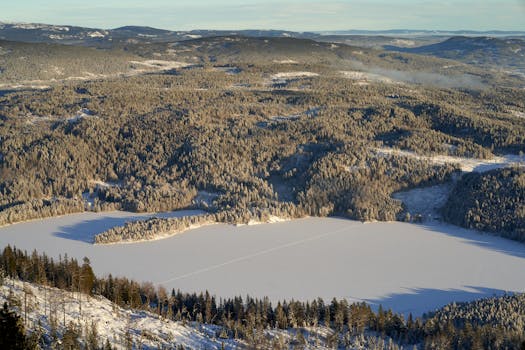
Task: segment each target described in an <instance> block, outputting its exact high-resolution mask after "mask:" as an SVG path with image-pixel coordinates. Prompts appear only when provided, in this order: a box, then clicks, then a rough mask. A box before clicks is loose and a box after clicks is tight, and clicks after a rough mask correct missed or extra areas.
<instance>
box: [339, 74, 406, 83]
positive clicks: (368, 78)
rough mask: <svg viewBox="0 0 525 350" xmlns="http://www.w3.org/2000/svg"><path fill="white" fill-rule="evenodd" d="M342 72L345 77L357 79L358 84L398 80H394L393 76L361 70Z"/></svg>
mask: <svg viewBox="0 0 525 350" xmlns="http://www.w3.org/2000/svg"><path fill="white" fill-rule="evenodd" d="M340 73H341V74H342V75H343V77H345V78H347V79H351V80H355V81H356V82H357V84H360V85H366V84H368V83H369V82H381V83H385V84H393V83H396V81H394V80H392V79H391V78H389V77H387V76H384V75H381V74H375V73H369V72H360V71H341V72H340Z"/></svg>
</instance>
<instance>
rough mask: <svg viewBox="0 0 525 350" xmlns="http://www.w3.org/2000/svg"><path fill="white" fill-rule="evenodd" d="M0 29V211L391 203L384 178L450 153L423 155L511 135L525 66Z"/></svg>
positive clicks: (318, 209) (435, 174)
mask: <svg viewBox="0 0 525 350" xmlns="http://www.w3.org/2000/svg"><path fill="white" fill-rule="evenodd" d="M1 45H2V49H1V50H2V51H1V52H2V55H0V67H1V71H2V73H0V81H2V82H3V83H4V84H6V85H8V86H10V87H9V90H8V91H5V92H4V93H3V95H2V96H0V116H1V121H0V123H1V127H0V172H1V176H0V194H1V195H0V223H2V224H6V223H13V222H18V221H22V220H28V219H35V218H40V217H46V216H50V215H60V214H65V213H71V212H77V211H83V210H84V209H87V210H110V209H123V210H131V211H165V210H176V209H180V208H188V207H200V208H204V209H206V210H207V211H208V212H209V214H210V215H212V216H213V217H218V218H223V219H224V220H226V221H227V222H247V221H249V220H251V219H256V218H259V217H264V216H268V215H275V216H282V217H301V216H304V215H314V216H326V215H340V216H345V217H349V218H353V219H359V220H395V219H403V218H404V217H405V216H404V208H403V204H402V203H401V202H399V201H397V200H394V199H393V198H392V197H391V195H392V193H394V192H396V191H402V190H406V189H410V188H414V187H421V186H427V185H432V184H438V183H443V182H447V181H449V180H450V179H451V177H452V175H453V174H454V173H455V172H456V171H458V169H459V166H458V165H457V164H449V163H443V162H442V163H436V162H434V161H433V158H432V157H434V156H456V157H457V156H461V157H466V158H491V157H493V156H494V154H495V153H513V154H515V155H517V154H518V153H519V152H520V151H523V150H525V119H524V118H523V113H525V106H524V102H523V101H525V90H524V89H522V87H521V84H523V83H524V81H523V80H520V78H518V77H512V76H509V75H506V74H504V73H501V72H493V71H485V70H482V69H480V68H478V67H475V66H461V65H460V66H458V67H455V68H452V69H448V68H443V67H445V66H447V65H449V64H450V61H449V60H441V59H439V58H425V57H421V56H417V55H411V54H404V53H391V52H384V51H378V50H371V49H363V48H356V47H351V46H346V45H342V44H337V45H336V44H324V43H317V42H315V41H312V40H308V39H294V38H245V37H239V36H235V37H215V38H208V39H207V38H200V39H192V40H188V41H185V42H183V43H151V44H130V45H128V46H126V47H125V49H114V50H101V49H93V48H84V47H74V46H61V45H56V44H52V45H48V44H20V43H10V42H3V43H2V44H1ZM21 57H25V58H24V59H22V58H21ZM17 62H18V63H17ZM106 63H107V65H106ZM35 66H36V67H39V68H38V69H34V70H31V69H30V68H31V67H35ZM106 68H107V70H108V71H106ZM77 73H81V74H83V75H82V76H81V77H78V76H76V74H77ZM21 76H23V77H25V78H24V79H27V80H21ZM35 79H36V81H37V82H38V83H39V84H44V85H45V86H43V87H42V86H41V88H42V90H29V91H23V90H21V88H24V89H28V88H30V87H31V85H32V84H35ZM24 84H25V85H24ZM13 85H14V86H13ZM384 149H387V150H392V149H400V150H403V151H407V152H408V151H410V152H412V153H414V155H415V156H410V157H407V156H406V155H404V154H402V153H401V154H397V153H396V152H384ZM421 156H424V157H421ZM203 196H205V197H207V198H209V199H210V200H209V201H208V203H206V205H203V202H202V200H201V198H203Z"/></svg>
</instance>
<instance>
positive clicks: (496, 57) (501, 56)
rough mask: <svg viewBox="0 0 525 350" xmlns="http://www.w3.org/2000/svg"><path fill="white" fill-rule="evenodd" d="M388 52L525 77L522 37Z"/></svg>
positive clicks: (459, 38) (449, 42) (467, 39)
mask: <svg viewBox="0 0 525 350" xmlns="http://www.w3.org/2000/svg"><path fill="white" fill-rule="evenodd" d="M384 48H385V49H386V50H389V51H398V52H406V53H415V54H420V55H427V56H434V57H439V58H447V59H453V60H458V61H462V62H464V63H469V64H475V65H492V66H498V67H505V68H509V69H515V70H517V71H518V72H521V73H525V37H524V38H523V39H521V38H495V37H487V36H482V37H467V36H454V37H452V38H449V39H447V40H445V41H442V42H439V43H435V44H430V45H424V46H418V47H399V46H391V45H385V46H384Z"/></svg>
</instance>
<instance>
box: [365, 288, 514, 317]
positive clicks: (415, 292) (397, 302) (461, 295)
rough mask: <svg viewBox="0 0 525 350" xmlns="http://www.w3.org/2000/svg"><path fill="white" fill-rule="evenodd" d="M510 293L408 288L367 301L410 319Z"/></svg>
mask: <svg viewBox="0 0 525 350" xmlns="http://www.w3.org/2000/svg"><path fill="white" fill-rule="evenodd" d="M505 294H509V292H506V291H503V290H500V289H493V288H485V287H476V286H464V289H448V290H442V289H428V288H407V292H406V293H398V294H390V295H387V296H385V297H383V298H379V299H365V300H364V301H366V302H367V303H368V304H370V306H371V307H372V308H373V309H374V310H377V309H378V307H379V305H381V306H382V307H383V309H384V310H388V309H392V310H395V312H396V313H400V314H403V315H404V316H405V318H406V317H408V315H409V314H412V315H413V316H415V317H419V316H422V315H423V314H424V313H427V314H428V313H431V312H434V311H435V310H437V309H439V308H441V307H443V306H445V305H447V304H450V303H452V302H455V303H460V302H466V301H472V300H475V299H481V298H490V297H494V296H502V295H505Z"/></svg>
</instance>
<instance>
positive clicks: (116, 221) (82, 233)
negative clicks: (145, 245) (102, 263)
mask: <svg viewBox="0 0 525 350" xmlns="http://www.w3.org/2000/svg"><path fill="white" fill-rule="evenodd" d="M146 218H147V217H144V216H128V217H121V218H119V217H110V216H107V217H101V218H97V219H90V220H84V221H81V222H78V223H75V224H74V225H68V226H61V227H59V228H58V231H57V232H55V233H54V234H53V235H54V236H55V237H59V238H65V239H70V240H73V241H81V242H85V243H93V241H94V239H95V235H97V234H99V233H102V232H104V231H106V230H109V229H110V228H112V227H115V226H122V225H124V224H125V223H126V222H131V221H137V220H144V219H146Z"/></svg>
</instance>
